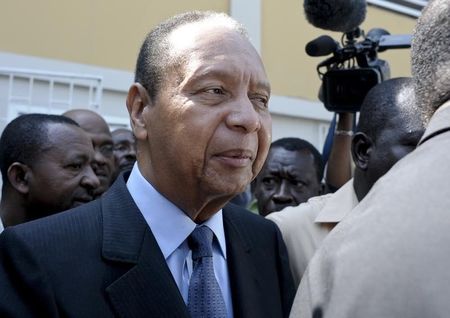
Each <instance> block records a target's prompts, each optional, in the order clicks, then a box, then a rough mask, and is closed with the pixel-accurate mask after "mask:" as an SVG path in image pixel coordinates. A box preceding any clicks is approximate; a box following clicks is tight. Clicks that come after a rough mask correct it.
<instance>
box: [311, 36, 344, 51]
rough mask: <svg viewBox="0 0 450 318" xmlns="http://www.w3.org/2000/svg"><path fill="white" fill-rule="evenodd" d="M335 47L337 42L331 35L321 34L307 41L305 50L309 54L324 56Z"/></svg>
mask: <svg viewBox="0 0 450 318" xmlns="http://www.w3.org/2000/svg"><path fill="white" fill-rule="evenodd" d="M337 48H338V43H337V42H336V41H335V40H334V39H333V38H332V37H331V36H328V35H322V36H319V37H318V38H317V39H314V40H312V41H311V42H308V44H306V47H305V51H306V54H308V55H309V56H325V55H328V54H331V53H333V52H334V51H336V49H337Z"/></svg>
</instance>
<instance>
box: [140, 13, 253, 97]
mask: <svg viewBox="0 0 450 318" xmlns="http://www.w3.org/2000/svg"><path fill="white" fill-rule="evenodd" d="M210 20H212V21H215V22H216V23H217V24H221V25H227V26H228V27H229V28H230V29H233V30H235V31H237V32H238V33H240V34H242V35H244V36H245V37H248V36H247V33H246V31H245V29H244V27H243V26H242V25H240V24H239V23H238V22H236V21H235V20H233V19H232V18H230V17H229V16H227V15H226V14H224V13H217V12H212V11H192V12H186V13H182V14H179V15H176V16H174V17H172V18H170V19H169V20H167V21H165V22H163V23H161V24H159V25H158V26H157V27H156V28H155V29H153V30H152V31H151V32H150V33H149V34H148V35H147V37H146V38H145V40H144V43H143V44H142V47H141V50H140V52H139V56H138V60H137V63H136V71H135V80H134V81H135V82H137V83H140V84H141V85H142V86H144V87H145V88H146V89H147V91H148V93H149V95H150V98H151V99H152V100H153V99H154V98H155V96H157V94H158V92H159V90H160V88H161V84H162V80H163V79H164V78H165V74H166V73H167V69H168V68H169V67H175V66H177V64H180V63H183V61H182V60H179V59H174V56H173V55H172V54H170V51H171V44H170V42H171V41H169V37H170V36H171V34H172V32H173V31H174V30H176V29H178V28H180V27H181V26H185V25H188V24H193V23H200V22H202V23H203V22H206V21H210Z"/></svg>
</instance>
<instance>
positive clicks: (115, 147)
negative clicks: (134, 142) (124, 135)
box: [114, 145, 129, 151]
mask: <svg viewBox="0 0 450 318" xmlns="http://www.w3.org/2000/svg"><path fill="white" fill-rule="evenodd" d="M127 150H129V147H127V146H125V145H117V146H114V151H127Z"/></svg>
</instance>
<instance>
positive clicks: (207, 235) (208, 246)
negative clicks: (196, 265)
mask: <svg viewBox="0 0 450 318" xmlns="http://www.w3.org/2000/svg"><path fill="white" fill-rule="evenodd" d="M213 236H214V233H213V232H212V231H211V229H210V228H209V227H207V226H198V227H196V228H195V230H194V231H193V232H192V233H191V235H190V236H189V239H188V244H189V248H190V249H191V250H192V259H193V260H196V259H198V258H200V257H211V256H212V240H213Z"/></svg>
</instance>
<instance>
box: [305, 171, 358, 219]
mask: <svg viewBox="0 0 450 318" xmlns="http://www.w3.org/2000/svg"><path fill="white" fill-rule="evenodd" d="M358 203H359V201H358V199H357V197H356V194H355V190H354V189H353V179H351V180H350V181H348V182H347V183H346V184H344V185H343V186H342V187H341V188H340V189H339V190H338V191H336V192H335V193H334V194H333V195H332V196H331V198H330V199H329V200H328V202H327V203H326V204H325V206H324V207H323V209H322V210H321V211H320V213H319V214H318V215H317V217H316V219H315V221H314V222H316V223H339V222H340V221H342V219H343V218H344V217H345V216H346V215H347V214H348V213H349V212H350V211H351V210H352V209H353V208H354V207H355V206H356V205H357V204H358Z"/></svg>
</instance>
